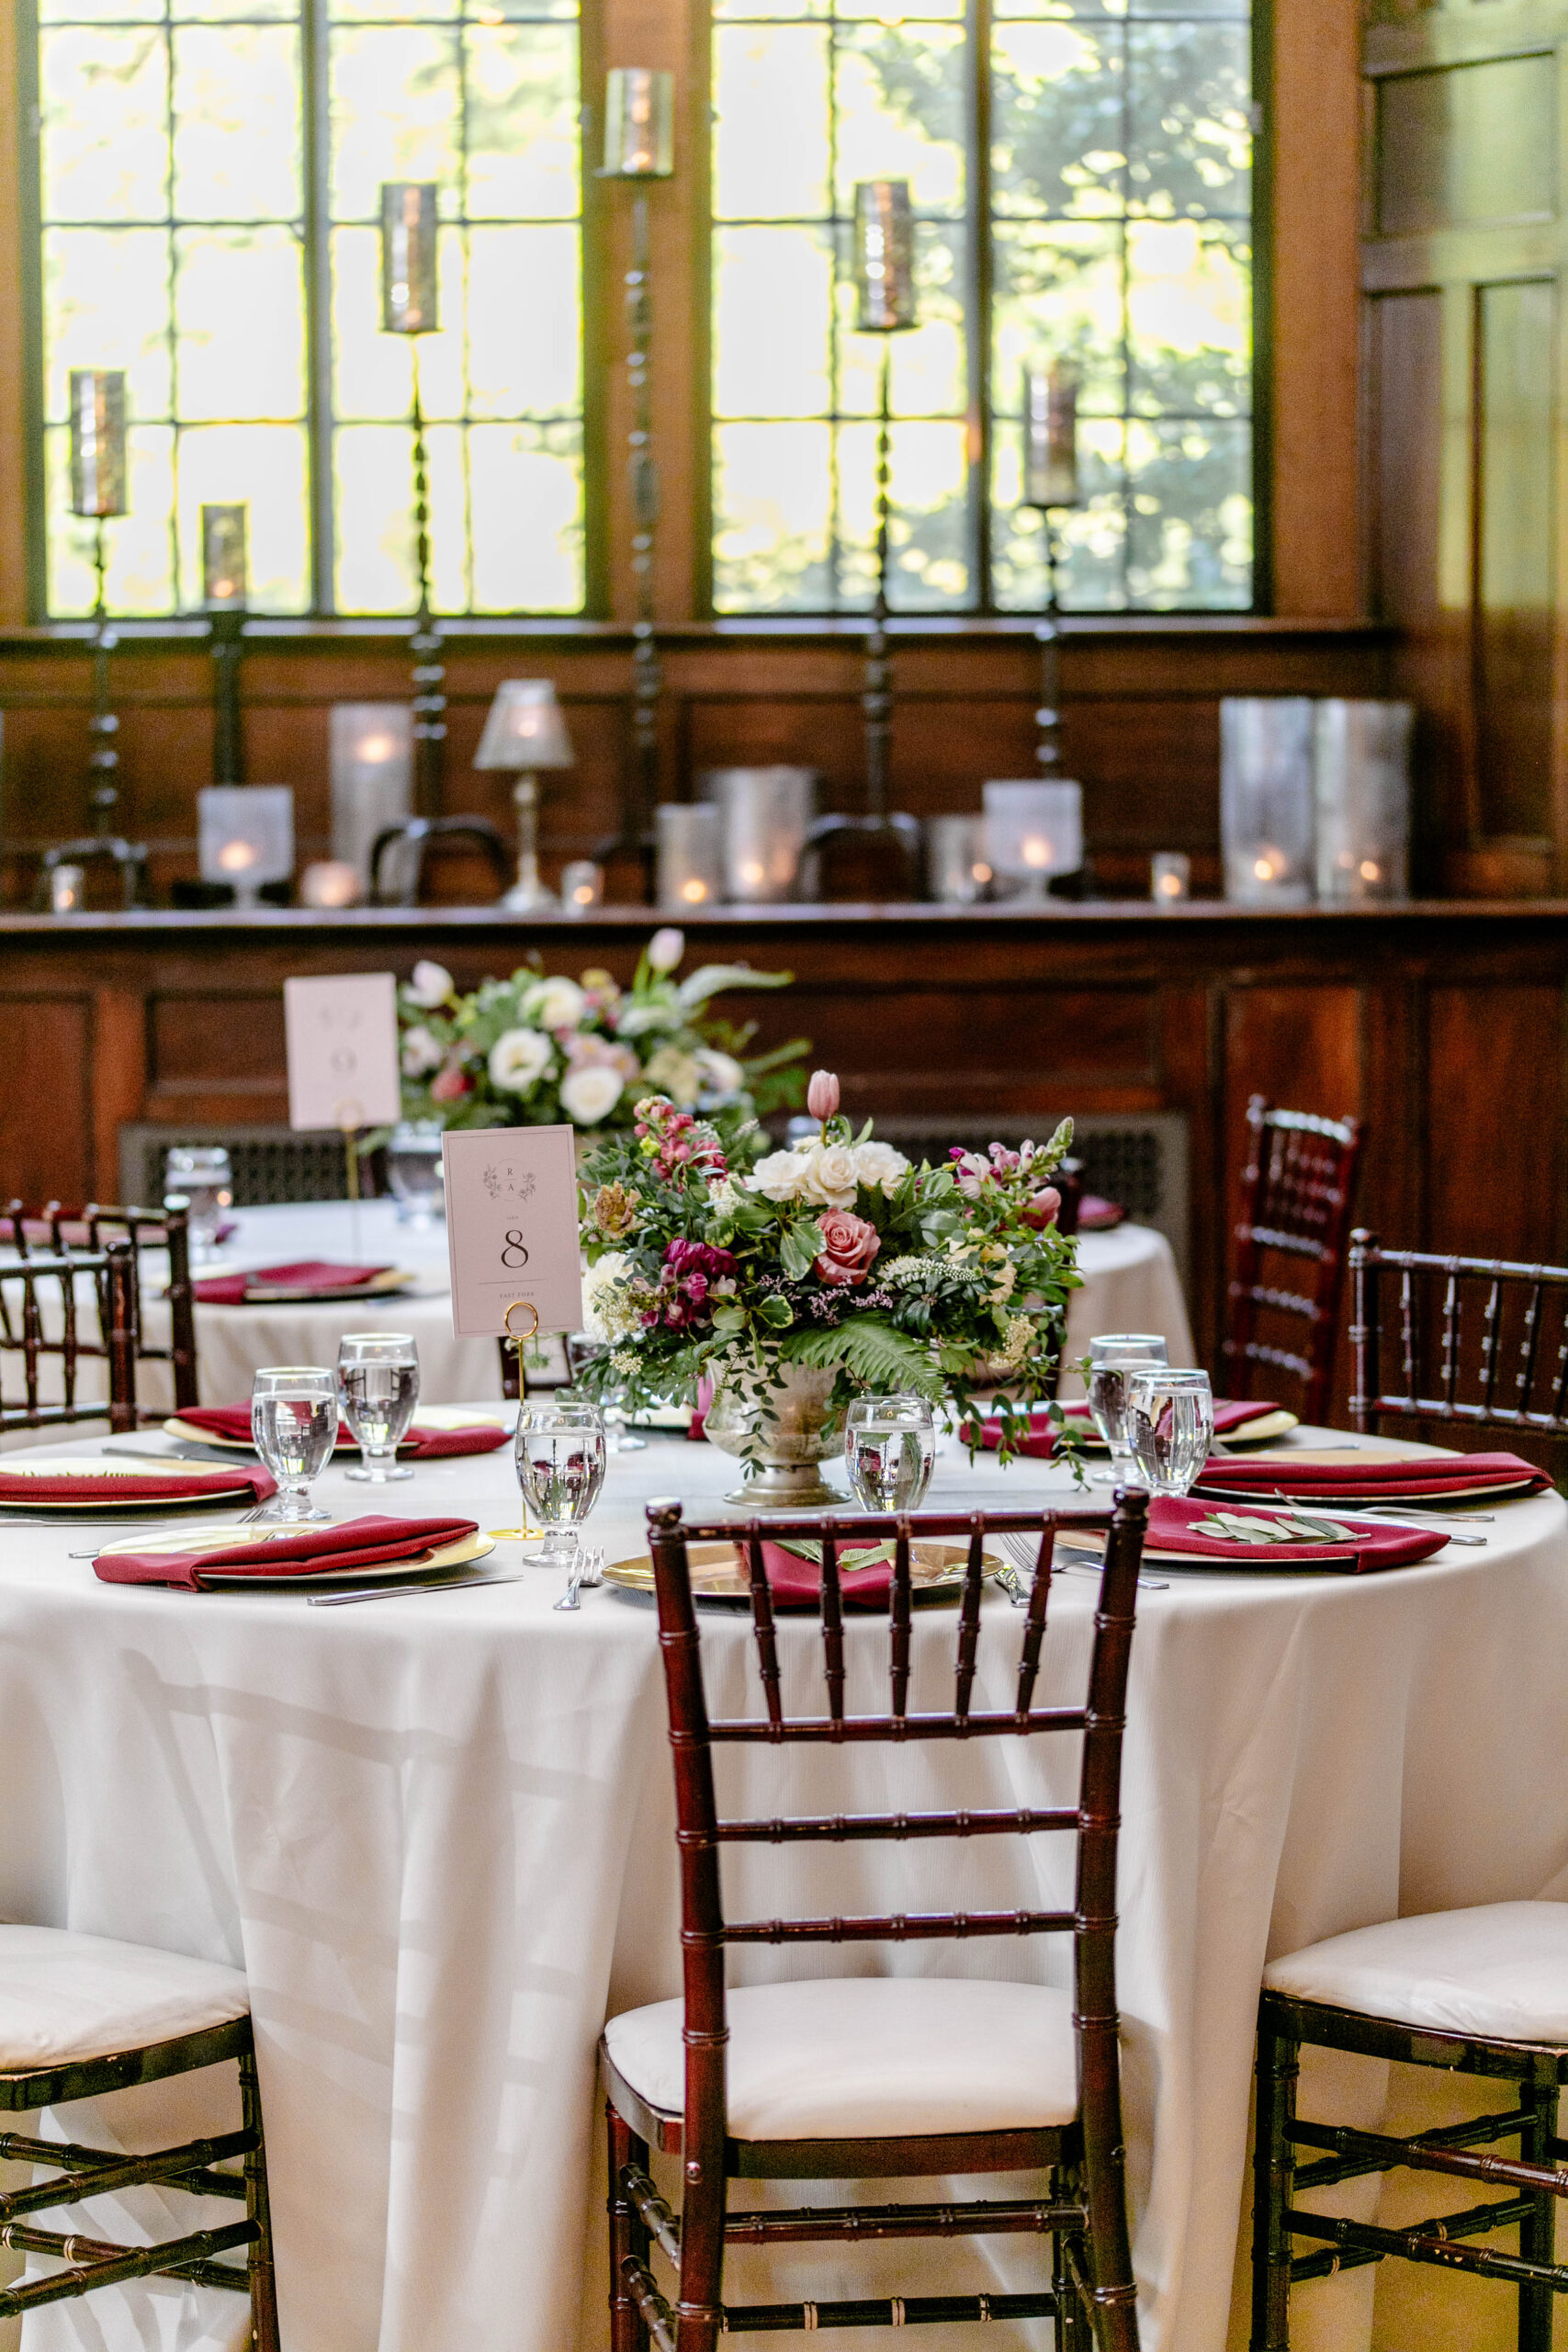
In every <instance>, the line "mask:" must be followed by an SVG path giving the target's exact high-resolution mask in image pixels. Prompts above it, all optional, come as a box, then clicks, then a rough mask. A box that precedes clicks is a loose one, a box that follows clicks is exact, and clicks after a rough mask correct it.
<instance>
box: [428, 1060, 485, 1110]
mask: <svg viewBox="0 0 1568 2352" xmlns="http://www.w3.org/2000/svg"><path fill="white" fill-rule="evenodd" d="M473 1087H474V1081H473V1080H472V1079H471V1078H469V1077H468V1075H467V1074H466V1072H464V1071H463V1070H460V1069H451V1068H450V1067H448V1068H447V1069H444V1070H440V1071H438V1072H437V1074H436V1075H435V1077H434V1078H433V1079H432V1080H431V1081H430V1099H431V1101H432V1102H433V1103H456V1102H457V1100H458V1098H459V1096H461V1095H464V1094H471V1093H472V1092H473Z"/></svg>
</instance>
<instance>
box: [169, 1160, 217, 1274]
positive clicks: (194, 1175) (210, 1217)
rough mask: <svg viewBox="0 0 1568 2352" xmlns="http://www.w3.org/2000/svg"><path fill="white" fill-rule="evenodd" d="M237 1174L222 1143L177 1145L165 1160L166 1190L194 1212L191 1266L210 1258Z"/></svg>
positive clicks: (191, 1212) (191, 1220)
mask: <svg viewBox="0 0 1568 2352" xmlns="http://www.w3.org/2000/svg"><path fill="white" fill-rule="evenodd" d="M233 1181H234V1171H233V1170H232V1168H231V1166H230V1164H229V1155H228V1153H227V1152H226V1151H225V1150H224V1148H223V1147H222V1145H221V1144H205V1143H177V1144H175V1146H174V1147H173V1148H172V1149H171V1150H170V1151H169V1152H167V1153H166V1154H165V1156H164V1193H165V1194H166V1195H169V1196H172V1197H174V1198H177V1199H183V1200H184V1201H185V1202H186V1205H187V1207H188V1208H189V1211H190V1224H189V1227H188V1231H189V1235H190V1255H191V1263H192V1264H193V1265H199V1264H200V1263H201V1262H202V1261H204V1260H206V1259H208V1258H210V1257H211V1255H212V1252H213V1250H214V1249H215V1248H216V1247H217V1243H218V1228H219V1227H220V1225H221V1223H222V1221H223V1212H224V1210H225V1209H226V1208H228V1207H230V1206H231V1204H232V1202H233V1198H234V1193H233Z"/></svg>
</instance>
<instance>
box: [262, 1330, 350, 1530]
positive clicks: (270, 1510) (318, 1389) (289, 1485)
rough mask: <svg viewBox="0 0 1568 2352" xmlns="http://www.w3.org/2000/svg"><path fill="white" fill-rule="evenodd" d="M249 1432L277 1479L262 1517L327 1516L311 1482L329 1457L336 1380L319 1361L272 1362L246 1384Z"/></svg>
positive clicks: (334, 1434)
mask: <svg viewBox="0 0 1568 2352" xmlns="http://www.w3.org/2000/svg"><path fill="white" fill-rule="evenodd" d="M251 1437H252V1440H253V1442H254V1445H255V1449H256V1452H257V1453H259V1454H260V1455H261V1458H262V1460H263V1461H264V1462H265V1464H266V1466H267V1468H268V1469H269V1470H270V1471H271V1472H272V1475H273V1476H274V1477H275V1478H276V1480H277V1493H276V1498H274V1500H273V1501H272V1502H270V1503H269V1504H268V1505H267V1507H266V1509H265V1510H264V1511H263V1512H262V1513H261V1517H262V1518H263V1519H267V1520H298V1521H304V1520H308V1519H330V1518H331V1517H332V1513H331V1511H326V1510H317V1509H316V1507H315V1505H314V1504H313V1503H312V1502H311V1500H310V1481H311V1479H312V1478H317V1477H319V1476H321V1472H322V1471H323V1470H324V1469H325V1468H326V1466H327V1464H328V1463H329V1462H330V1461H331V1460H332V1453H333V1446H334V1445H335V1444H336V1442H337V1382H336V1381H335V1380H334V1379H333V1375H332V1374H331V1373H330V1372H329V1371H328V1370H327V1369H326V1367H325V1365H324V1364H319V1363H303V1364H300V1363H275V1364H268V1365H267V1366H265V1368H264V1369H263V1370H262V1371H260V1372H258V1373H257V1374H256V1375H255V1379H254V1383H253V1385H252V1387H251Z"/></svg>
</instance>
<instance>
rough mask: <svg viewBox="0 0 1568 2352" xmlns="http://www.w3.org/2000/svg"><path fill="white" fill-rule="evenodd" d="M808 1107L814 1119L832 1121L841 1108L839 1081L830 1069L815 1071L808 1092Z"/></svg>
mask: <svg viewBox="0 0 1568 2352" xmlns="http://www.w3.org/2000/svg"><path fill="white" fill-rule="evenodd" d="M806 1107H807V1110H808V1111H809V1112H810V1114H811V1115H812V1117H813V1118H814V1119H830V1118H831V1117H832V1116H833V1114H834V1113H835V1111H837V1109H838V1107H839V1081H838V1080H837V1079H836V1078H835V1077H834V1075H833V1073H832V1071H831V1070H830V1069H814V1070H813V1071H812V1073H811V1083H810V1085H809V1086H808V1087H807V1090H806Z"/></svg>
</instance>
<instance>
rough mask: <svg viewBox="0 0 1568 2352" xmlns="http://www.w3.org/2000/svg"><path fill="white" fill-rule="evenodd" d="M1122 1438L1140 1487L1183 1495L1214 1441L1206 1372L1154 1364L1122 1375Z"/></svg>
mask: <svg viewBox="0 0 1568 2352" xmlns="http://www.w3.org/2000/svg"><path fill="white" fill-rule="evenodd" d="M1127 1438H1128V1442H1129V1444H1130V1445H1131V1447H1132V1450H1133V1460H1134V1463H1135V1464H1136V1465H1137V1468H1136V1474H1135V1475H1136V1477H1137V1480H1138V1483H1139V1484H1140V1485H1141V1486H1145V1487H1148V1489H1149V1491H1150V1493H1151V1494H1156V1495H1185V1494H1188V1493H1189V1492H1190V1490H1191V1487H1192V1483H1193V1480H1194V1479H1195V1478H1196V1477H1197V1476H1198V1474H1199V1472H1200V1471H1201V1469H1202V1467H1203V1464H1204V1463H1205V1462H1207V1460H1208V1458H1209V1454H1210V1451H1211V1449H1212V1447H1213V1442H1214V1399H1213V1394H1212V1392H1211V1390H1210V1387H1209V1375H1208V1374H1207V1373H1206V1372H1172V1371H1170V1370H1169V1369H1168V1368H1156V1370H1154V1371H1152V1372H1134V1373H1130V1374H1128V1379H1127Z"/></svg>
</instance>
